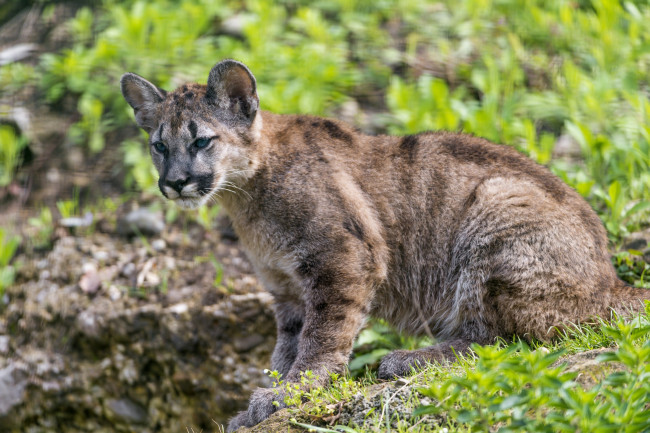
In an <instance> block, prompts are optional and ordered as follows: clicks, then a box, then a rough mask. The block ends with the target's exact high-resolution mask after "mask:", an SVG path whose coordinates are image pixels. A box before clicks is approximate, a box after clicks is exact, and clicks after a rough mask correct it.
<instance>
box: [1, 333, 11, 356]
mask: <svg viewBox="0 0 650 433" xmlns="http://www.w3.org/2000/svg"><path fill="white" fill-rule="evenodd" d="M7 352H9V336H8V335H0V353H7Z"/></svg>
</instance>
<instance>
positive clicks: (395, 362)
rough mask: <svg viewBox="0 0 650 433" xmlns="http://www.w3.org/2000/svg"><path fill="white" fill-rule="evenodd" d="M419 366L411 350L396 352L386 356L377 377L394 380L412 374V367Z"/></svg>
mask: <svg viewBox="0 0 650 433" xmlns="http://www.w3.org/2000/svg"><path fill="white" fill-rule="evenodd" d="M418 365H419V362H418V360H417V359H416V358H415V357H414V356H413V352H411V351H409V350H396V351H394V352H391V353H389V354H388V355H386V356H384V358H383V359H382V360H381V363H380V364H379V370H378V371H377V376H378V377H379V378H380V379H385V380H392V379H395V378H396V377H404V376H408V375H409V374H411V372H412V371H413V370H412V367H417V366H418Z"/></svg>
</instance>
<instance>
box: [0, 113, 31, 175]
mask: <svg viewBox="0 0 650 433" xmlns="http://www.w3.org/2000/svg"><path fill="white" fill-rule="evenodd" d="M26 144H27V142H26V140H25V138H24V137H22V136H20V135H18V134H16V131H15V130H14V128H13V127H11V126H9V125H0V187H2V186H6V185H9V183H11V180H12V179H13V177H14V170H15V168H16V167H17V166H18V165H19V164H20V159H21V158H20V157H21V151H22V150H23V148H24V147H25V145H26Z"/></svg>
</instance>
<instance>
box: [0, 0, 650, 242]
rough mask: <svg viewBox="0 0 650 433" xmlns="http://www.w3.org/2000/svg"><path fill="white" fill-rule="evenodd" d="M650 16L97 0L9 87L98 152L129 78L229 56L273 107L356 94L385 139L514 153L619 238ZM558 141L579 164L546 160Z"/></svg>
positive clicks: (629, 215)
mask: <svg viewBox="0 0 650 433" xmlns="http://www.w3.org/2000/svg"><path fill="white" fill-rule="evenodd" d="M649 19H650V6H649V5H648V2H646V1H638V2H619V1H614V0H591V1H587V0H585V1H581V2H569V1H564V0H550V1H546V0H465V1H463V2H454V1H451V0H445V1H435V2H434V1H415V0H409V1H400V2H398V1H397V0H381V1H372V2H371V1H368V0H358V1H351V0H337V1H316V2H310V1H306V0H282V1H277V2H276V1H271V0H220V1H209V0H157V1H152V2H144V1H115V0H104V1H103V2H101V3H100V5H99V6H98V7H95V8H94V9H92V10H91V9H89V8H83V9H81V10H80V11H79V12H78V13H77V15H76V17H75V18H74V19H72V20H71V21H70V22H69V23H68V29H69V31H70V34H71V37H72V40H73V43H72V44H71V46H69V47H67V48H65V49H63V50H62V51H60V52H57V53H50V54H44V55H42V56H41V58H40V62H39V65H38V66H37V67H36V68H35V69H32V68H31V67H28V66H25V65H21V64H12V65H7V66H6V67H3V68H2V70H1V71H0V82H2V83H3V85H6V86H19V85H21V84H24V83H26V82H29V81H33V80H35V79H38V81H39V86H40V88H41V89H42V90H43V92H44V94H45V96H46V100H47V101H48V102H49V103H50V104H56V103H58V102H59V101H60V100H61V99H62V98H63V97H64V96H70V95H72V96H74V97H75V98H76V100H77V101H78V102H77V111H78V113H79V116H80V120H79V121H78V122H77V123H76V124H75V125H73V127H72V128H71V129H70V131H69V136H70V141H71V142H72V143H73V144H76V145H80V146H83V147H84V148H85V149H87V151H88V152H90V153H94V152H100V151H101V150H102V149H103V148H104V147H105V146H106V144H107V143H106V139H107V134H108V133H109V132H111V131H114V130H115V129H116V128H121V127H124V126H125V125H132V120H131V112H130V109H129V108H128V107H127V105H126V103H125V102H124V101H123V99H122V96H121V95H120V92H119V89H118V79H119V77H120V75H121V74H122V73H123V72H125V71H132V72H136V73H138V74H140V75H142V76H144V77H146V78H148V79H150V80H151V81H153V82H155V83H156V84H158V85H159V86H161V87H163V88H166V89H171V88H174V87H176V86H178V85H179V84H181V83H183V82H185V81H199V82H205V80H206V78H207V72H208V71H209V69H210V67H211V66H212V65H213V64H214V63H215V62H217V61H219V60H221V59H223V58H227V57H231V58H236V59H239V60H241V61H243V62H245V63H247V64H248V65H249V66H250V68H251V70H252V71H253V72H254V73H255V75H256V77H257V79H258V83H259V93H260V99H261V104H262V108H264V109H267V110H271V111H274V112H280V113H312V114H320V115H323V114H324V115H335V113H336V109H337V108H338V107H340V106H341V104H343V103H344V102H345V101H348V100H350V99H355V100H357V101H358V102H360V104H361V107H362V109H365V108H368V109H370V110H371V111H372V112H379V113H380V115H378V116H376V119H374V121H373V124H374V125H375V126H377V125H378V127H379V130H380V131H381V130H382V129H385V130H387V131H388V132H390V133H395V134H402V133H414V132H419V131H422V130H427V129H451V130H463V131H465V132H469V133H473V134H476V135H480V136H484V137H486V138H488V139H491V140H494V141H497V142H501V143H507V144H511V145H514V146H516V147H517V148H519V149H520V150H521V151H523V152H525V153H527V154H529V155H530V156H531V157H533V158H534V159H536V160H537V161H539V162H540V163H542V164H548V165H550V166H551V167H552V169H553V170H554V171H555V172H556V173H557V174H558V175H559V176H560V177H562V178H563V179H564V180H565V181H567V182H568V183H569V184H570V185H572V186H573V187H574V188H576V189H577V190H578V191H579V192H580V193H581V194H582V195H584V196H585V197H588V198H589V199H590V200H591V202H592V204H593V205H594V207H596V209H597V210H598V211H599V212H600V213H601V214H602V215H603V218H604V220H605V222H606V224H607V228H608V229H609V231H610V233H611V234H612V236H613V238H619V237H620V236H622V235H624V234H626V233H627V232H628V231H630V230H635V229H637V228H638V227H639V225H640V224H641V223H642V222H643V221H644V219H647V217H648V214H649V213H648V205H647V204H646V203H647V202H648V201H649V200H650V144H649V143H650V118H649V116H650V99H649V98H648V76H649V75H648V74H649V72H650V34H649V33H648V32H645V31H644V23H645V22H647V21H648V20H649ZM560 138H561V139H562V140H564V142H568V143H573V145H574V147H575V149H576V151H577V153H578V157H577V158H574V159H570V158H560V159H558V158H553V156H554V154H553V151H554V147H555V145H556V143H557V142H558V139H560ZM143 141H144V136H142V135H141V136H139V137H134V138H128V139H126V140H125V141H124V142H123V143H122V146H121V148H122V150H123V152H124V163H125V165H126V166H127V167H128V170H129V175H127V177H126V180H125V181H126V182H127V187H128V188H133V187H137V188H139V189H154V188H155V179H156V176H155V173H153V172H152V170H151V166H150V165H149V163H148V161H147V162H145V161H146V160H147V158H146V157H147V155H146V150H145V149H146V148H145V147H143V146H141V143H142V142H143ZM110 145H114V144H113V143H110ZM7 161H9V162H7ZM3 163H6V164H12V163H13V164H15V162H12V161H10V160H8V159H7V158H6V157H5V158H4V160H3ZM5 172H6V169H5Z"/></svg>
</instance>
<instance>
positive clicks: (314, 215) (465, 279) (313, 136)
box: [121, 60, 650, 431]
mask: <svg viewBox="0 0 650 433" xmlns="http://www.w3.org/2000/svg"><path fill="white" fill-rule="evenodd" d="M121 86H122V93H123V94H124V98H126V100H127V102H128V103H129V104H130V105H131V107H133V110H134V111H135V119H136V121H137V123H138V125H140V127H142V128H143V129H144V130H146V131H147V132H148V133H149V136H150V149H151V156H152V159H153V162H154V164H155V166H156V168H157V170H158V172H159V174H160V179H159V181H158V185H159V187H160V191H161V192H162V194H163V195H164V196H165V197H167V198H168V199H170V200H173V201H175V202H177V203H178V204H179V205H180V206H183V207H187V208H195V207H197V206H200V205H202V204H205V203H207V202H208V201H210V200H211V199H213V198H216V199H218V200H219V202H220V203H221V205H222V206H223V209H225V211H226V212H227V213H228V214H229V215H230V217H231V218H232V221H233V225H234V228H235V230H236V232H237V234H238V235H239V237H240V240H241V243H242V245H243V246H244V247H245V249H246V250H247V252H248V255H249V257H250V260H251V262H252V263H253V265H254V267H255V268H256V270H257V273H258V275H259V277H260V278H261V280H262V282H263V283H264V284H265V285H266V287H267V288H268V290H269V291H270V292H271V293H272V294H273V296H274V297H275V302H276V305H275V308H276V319H277V331H278V337H277V345H276V347H275V350H274V352H273V356H272V359H271V368H272V369H274V370H278V371H279V372H281V373H282V375H283V378H284V379H285V380H287V381H289V382H291V381H299V379H300V372H301V371H305V370H311V371H312V372H313V373H314V374H315V375H316V376H318V378H319V379H318V381H317V382H318V383H317V384H326V383H327V381H328V378H329V375H328V373H329V372H341V371H343V370H344V369H345V366H346V363H347V362H348V357H349V356H350V351H351V349H352V343H353V341H354V338H355V337H356V335H357V333H358V331H359V329H360V328H361V326H362V325H363V323H364V321H365V320H366V318H367V317H368V316H369V315H373V316H376V317H380V318H383V319H386V320H387V321H388V322H390V323H392V324H393V325H394V326H395V327H396V328H397V329H399V330H402V331H407V332H410V333H414V334H422V333H424V332H427V333H432V334H433V335H434V336H436V337H437V338H439V339H440V340H441V342H440V343H438V344H436V345H434V346H431V347H428V348H426V349H421V350H416V351H396V352H393V353H391V354H389V355H387V356H386V357H384V359H383V360H382V362H381V365H380V367H379V376H380V377H382V378H392V377H394V376H400V375H404V374H407V373H408V372H409V371H410V370H411V367H412V366H415V365H419V364H421V363H422V362H426V361H429V360H444V359H447V358H449V357H452V356H453V352H454V351H455V352H462V351H465V350H467V349H468V347H469V345H470V344H471V343H473V342H478V343H490V342H492V341H493V340H494V339H495V337H505V338H510V337H511V336H512V335H514V334H516V335H519V336H521V337H523V338H537V339H541V340H547V339H550V338H552V337H553V334H554V332H555V329H556V328H555V327H556V326H560V325H562V324H563V323H567V322H578V321H584V320H588V319H589V318H591V317H593V316H595V315H605V316H606V315H608V314H609V312H610V309H611V308H618V309H626V308H630V307H632V308H638V307H639V306H640V305H641V302H640V301H641V300H642V299H650V292H649V291H644V290H640V289H634V288H632V287H629V286H626V284H625V283H623V282H622V281H621V280H619V279H618V278H617V276H616V272H615V271H614V268H613V267H612V264H611V263H610V257H609V254H608V252H607V236H606V232H605V230H604V228H603V226H602V224H601V222H600V220H599V218H598V216H596V214H595V213H594V212H593V210H592V209H591V208H590V207H589V205H588V204H587V203H586V202H585V201H584V200H583V199H582V198H581V197H580V196H579V195H578V194H577V193H576V192H575V191H574V190H572V189H571V188H569V187H568V186H567V185H566V184H564V183H563V182H562V181H561V180H560V179H558V178H557V177H555V176H554V175H553V174H551V172H550V171H549V170H547V169H546V168H545V167H543V166H540V165H538V164H536V163H535V162H533V161H531V160H530V159H528V158H526V157H524V156H522V155H521V154H519V153H517V152H516V151H515V150H513V149H512V148H511V147H507V146H502V145H496V144H493V143H491V142H489V141H487V140H484V139H482V138H478V137H473V136H471V135H464V134H458V133H452V132H424V133H421V134H417V135H409V136H406V137H389V136H376V137H375V136H367V135H363V134H361V133H359V132H358V131H356V130H355V129H353V128H351V127H349V126H348V125H346V124H344V123H341V122H339V121H336V120H328V119H322V118H318V117H311V116H295V115H276V114H273V113H268V112H263V111H259V110H258V108H259V99H258V96H257V91H256V82H255V78H254V77H253V74H252V73H251V72H250V71H249V70H248V68H247V67H246V66H245V65H244V64H242V63H240V62H237V61H234V60H224V61H222V62H220V63H218V64H217V65H215V66H214V67H213V68H212V70H211V71H210V74H209V76H208V83H207V85H199V84H186V85H183V86H181V87H180V88H178V89H176V90H175V91H173V92H170V93H167V92H165V91H164V90H162V89H159V88H157V87H156V86H155V85H153V84H151V83H150V82H148V81H147V80H145V79H144V78H141V77H139V76H138V75H135V74H130V73H127V74H125V75H124V76H123V77H122V80H121ZM273 400H278V401H280V402H281V404H280V407H282V396H278V395H277V394H276V393H275V392H274V391H273V390H271V389H258V390H257V391H255V392H254V393H253V396H252V397H251V400H250V406H249V408H248V410H247V411H244V412H242V413H240V414H239V415H238V416H236V417H235V418H234V419H233V420H232V421H231V422H230V425H229V427H228V428H229V430H230V431H233V430H236V429H237V428H238V427H239V426H252V425H254V424H257V423H258V422H260V421H262V420H263V419H265V418H267V417H268V416H269V415H270V414H271V413H272V412H274V411H275V410H276V409H277V407H276V406H274V405H273V404H272V402H273Z"/></svg>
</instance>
